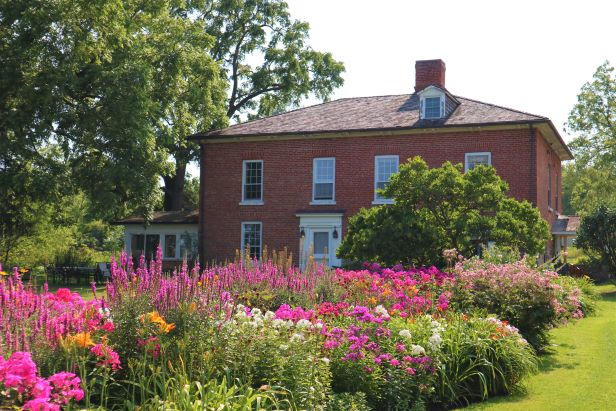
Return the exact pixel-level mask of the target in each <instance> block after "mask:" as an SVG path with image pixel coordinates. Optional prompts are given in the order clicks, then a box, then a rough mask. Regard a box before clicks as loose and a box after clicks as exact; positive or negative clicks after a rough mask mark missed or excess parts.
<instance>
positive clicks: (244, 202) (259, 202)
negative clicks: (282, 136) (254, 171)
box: [240, 160, 265, 205]
mask: <svg viewBox="0 0 616 411" xmlns="http://www.w3.org/2000/svg"><path fill="white" fill-rule="evenodd" d="M247 163H261V199H260V200H246V199H245V198H244V195H245V193H246V192H245V190H244V189H245V186H246V164H247ZM264 175H265V172H264V168H263V160H244V161H242V201H240V205H263V204H265V203H264V201H263V195H264V192H263V188H264V186H265V184H264Z"/></svg>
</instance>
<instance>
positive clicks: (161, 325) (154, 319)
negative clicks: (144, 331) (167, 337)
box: [139, 307, 196, 334]
mask: <svg viewBox="0 0 616 411" xmlns="http://www.w3.org/2000/svg"><path fill="white" fill-rule="evenodd" d="M195 308H196V307H195ZM139 320H140V321H141V322H142V323H143V324H145V323H146V321H147V322H150V323H152V324H155V325H156V326H157V327H158V329H159V330H160V332H163V333H165V334H166V333H168V332H169V331H171V330H173V329H174V328H175V324H174V323H171V324H168V323H167V322H166V321H165V319H164V318H163V317H161V315H160V314H159V313H158V311H152V312H149V313H147V314H143V315H141V316H139Z"/></svg>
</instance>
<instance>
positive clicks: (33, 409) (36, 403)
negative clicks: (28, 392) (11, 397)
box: [23, 398, 60, 411]
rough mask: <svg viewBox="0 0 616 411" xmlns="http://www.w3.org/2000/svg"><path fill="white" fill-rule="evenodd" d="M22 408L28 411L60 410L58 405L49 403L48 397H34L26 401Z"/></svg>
mask: <svg viewBox="0 0 616 411" xmlns="http://www.w3.org/2000/svg"><path fill="white" fill-rule="evenodd" d="M23 409H24V410H28V411H60V406H59V405H58V404H53V403H50V402H49V398H35V399H33V400H30V401H28V402H26V403H25V404H24V408H23Z"/></svg>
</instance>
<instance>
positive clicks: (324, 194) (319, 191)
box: [312, 157, 336, 204]
mask: <svg viewBox="0 0 616 411" xmlns="http://www.w3.org/2000/svg"><path fill="white" fill-rule="evenodd" d="M335 199H336V159H335V158H333V157H325V158H315V159H314V161H313V163H312V203H313V204H334V202H335V201H336V200H335Z"/></svg>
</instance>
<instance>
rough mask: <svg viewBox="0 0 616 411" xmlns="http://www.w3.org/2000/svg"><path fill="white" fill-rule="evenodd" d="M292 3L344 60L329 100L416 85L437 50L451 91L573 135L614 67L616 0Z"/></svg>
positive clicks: (313, 35) (316, 44)
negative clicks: (579, 111) (584, 91)
mask: <svg viewBox="0 0 616 411" xmlns="http://www.w3.org/2000/svg"><path fill="white" fill-rule="evenodd" d="M287 2H288V4H289V8H290V12H291V16H292V17H293V18H294V19H299V20H303V21H307V22H308V23H310V41H309V44H310V45H311V46H312V47H313V48H314V49H315V50H319V51H329V52H331V53H332V54H333V55H334V58H336V59H337V60H340V61H342V62H344V64H345V66H346V72H345V73H344V75H343V77H344V79H345V84H344V86H343V87H341V88H340V89H338V90H337V91H336V92H335V94H334V95H333V99H336V98H342V97H361V96H372V95H387V94H404V93H410V92H412V91H413V86H414V83H415V61H416V60H424V59H435V58H440V59H442V60H443V61H444V62H445V64H446V66H447V72H446V87H447V89H448V90H449V91H450V92H451V93H453V94H455V95H459V96H463V97H468V98H472V99H476V100H480V101H485V102H488V103H493V104H498V105H502V106H505V107H510V108H514V109H518V110H522V111H527V112H529V113H533V114H538V115H542V116H547V117H549V118H550V119H551V120H552V122H553V123H554V125H555V126H556V128H557V129H558V130H559V131H560V132H561V135H562V136H563V138H564V139H565V141H569V140H570V139H571V138H572V137H573V136H568V135H567V134H566V133H564V131H562V129H563V124H564V123H565V122H566V121H567V116H568V114H569V111H570V110H571V108H572V107H573V105H574V104H575V102H576V97H577V94H578V92H579V90H580V88H581V87H582V85H583V84H584V83H585V82H587V81H590V80H591V79H592V75H593V73H594V72H595V70H596V68H597V67H598V66H599V65H601V64H603V62H604V61H605V60H609V61H610V63H612V65H616V2H615V1H613V0H603V1H599V0H579V1H570V0H564V1H551V0H534V1H528V0H515V1H507V2H505V1H498V0H491V1H486V0H482V1H474V0H467V1H460V0H458V1H456V0H439V1H433V0H424V1H412V0H407V1H403V0H380V1H366V0H287ZM313 103H316V101H310V102H307V103H306V105H310V104H313ZM190 172H191V174H193V175H196V174H197V169H196V167H194V166H193V167H190Z"/></svg>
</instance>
